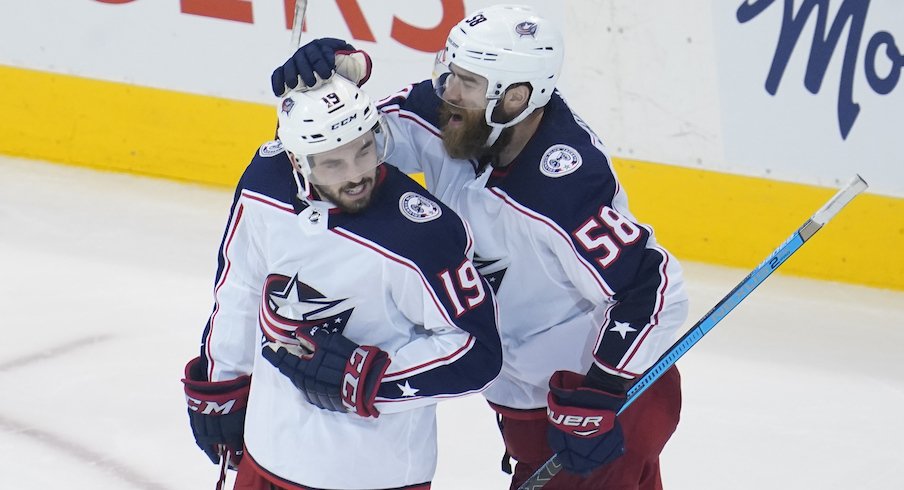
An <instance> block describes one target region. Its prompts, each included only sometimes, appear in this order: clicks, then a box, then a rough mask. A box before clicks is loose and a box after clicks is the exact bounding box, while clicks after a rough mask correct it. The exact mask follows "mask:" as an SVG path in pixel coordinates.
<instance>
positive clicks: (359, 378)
mask: <svg viewBox="0 0 904 490" xmlns="http://www.w3.org/2000/svg"><path fill="white" fill-rule="evenodd" d="M389 363H390V361H389V355H387V354H386V352H384V351H382V350H381V349H380V348H378V347H374V346H372V345H361V346H358V347H357V348H356V349H355V350H354V351H353V352H352V355H351V357H349V360H348V364H346V367H345V375H344V376H343V377H342V389H341V391H342V393H341V394H342V404H343V405H345V407H346V408H347V409H348V410H349V411H351V412H355V413H356V414H358V415H360V416H362V417H375V418H376V417H379V416H380V412H378V411H377V409H376V408H375V407H374V401H375V400H376V398H377V391H378V390H377V388H378V387H379V386H380V380H382V379H383V375H384V374H386V370H387V369H389Z"/></svg>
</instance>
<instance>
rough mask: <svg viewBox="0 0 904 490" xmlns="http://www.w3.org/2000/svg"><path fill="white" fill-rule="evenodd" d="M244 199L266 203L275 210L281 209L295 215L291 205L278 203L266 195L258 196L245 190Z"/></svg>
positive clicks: (243, 192)
mask: <svg viewBox="0 0 904 490" xmlns="http://www.w3.org/2000/svg"><path fill="white" fill-rule="evenodd" d="M242 197H245V198H248V199H251V200H253V201H258V202H262V203H264V204H267V205H269V206H273V207H274V208H276V209H280V210H282V211H288V212H290V213H293V214H294V213H295V208H293V207H292V205H291V204H286V203H284V202H282V201H277V200H276V199H273V198H271V197H269V196H265V195H263V194H258V193H257V192H252V191H249V190H243V191H242Z"/></svg>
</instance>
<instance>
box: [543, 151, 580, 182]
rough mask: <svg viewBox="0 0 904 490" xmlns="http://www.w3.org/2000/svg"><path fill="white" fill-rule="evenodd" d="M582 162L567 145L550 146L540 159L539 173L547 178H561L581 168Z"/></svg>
mask: <svg viewBox="0 0 904 490" xmlns="http://www.w3.org/2000/svg"><path fill="white" fill-rule="evenodd" d="M581 163H583V160H582V159H581V154H580V153H578V151H577V150H575V149H574V148H572V147H570V146H568V145H552V146H550V147H549V149H548V150H546V153H544V154H543V158H542V159H540V172H543V175H545V176H547V177H562V176H563V175H568V174H570V173H572V172H574V171H575V170H577V169H578V167H580V166H581Z"/></svg>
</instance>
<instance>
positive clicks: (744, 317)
mask: <svg viewBox="0 0 904 490" xmlns="http://www.w3.org/2000/svg"><path fill="white" fill-rule="evenodd" d="M231 198H232V196H231V192H230V191H228V190H224V189H214V188H207V187H202V186H197V185H190V184H180V183H173V182H168V181H161V180H155V179H149V178H139V177H134V176H130V175H120V174H111V173H102V172H95V171H90V170H85V169H80V168H73V167H66V166H58V165H51V164H47V163H41V162H33V161H26V160H19V159H13V158H7V157H0V326H2V332H3V337H2V338H3V341H2V343H0V400H2V402H0V488H3V489H15V490H27V489H45V488H77V489H82V488H86V489H87V488H92V489H95V488H117V489H120V488H122V489H124V488H134V489H147V490H150V489H156V490H164V489H166V490H170V489H199V488H201V489H203V488H208V489H212V488H213V486H214V481H215V480H216V476H217V468H216V467H214V466H213V465H211V464H210V462H209V461H208V460H207V459H206V457H205V456H204V455H203V454H202V453H201V451H200V450H198V449H197V447H196V446H195V444H194V441H193V440H192V438H191V434H190V431H189V427H188V423H187V417H186V414H185V401H184V398H183V394H182V386H181V383H180V382H179V379H180V377H181V374H182V367H183V364H184V363H185V361H186V360H187V359H189V358H190V357H192V356H194V355H196V354H197V351H198V341H199V338H200V332H201V329H202V328H203V326H204V323H205V320H206V317H207V315H208V313H209V311H210V308H211V300H212V296H211V288H212V282H213V274H214V272H215V267H216V262H215V254H216V249H217V245H218V243H219V239H220V235H221V233H222V229H223V225H224V223H225V219H226V214H227V211H228V206H229V203H230V201H231ZM808 212H810V210H801V213H802V214H807V213H808ZM828 226H831V224H829V225H828ZM792 231H793V230H788V233H789V234H790V233H791V232H792ZM818 239H819V235H817V236H816V237H815V238H814V240H818ZM860 239H864V237H851V247H856V246H857V240H860ZM666 245H667V244H666ZM776 245H778V243H776ZM761 252H762V254H763V257H765V256H766V255H768V254H769V253H770V252H771V250H762V251H761ZM799 253H800V254H805V253H807V248H806V246H805V247H804V248H803V249H802V250H801V251H800V252H799ZM889 253H893V254H894V253H897V254H900V253H901V251H900V250H897V251H894V250H890V251H889ZM792 260H793V259H792ZM876 260H881V257H877V258H876ZM685 269H686V278H687V285H688V289H689V292H690V296H691V300H692V305H693V306H692V309H691V315H690V316H691V318H690V321H689V325H688V326H690V324H692V323H693V322H694V321H695V320H696V319H697V318H699V317H700V316H701V315H703V314H704V313H705V312H706V311H708V310H709V309H710V308H711V307H712V305H713V304H715V303H716V302H717V301H718V300H719V299H720V298H721V297H722V296H723V295H725V294H726V293H727V292H728V291H729V290H730V289H731V288H732V287H733V286H734V285H735V284H736V283H737V282H738V281H739V280H740V279H742V278H743V277H744V276H745V275H746V273H747V271H744V270H740V269H729V268H723V267H715V266H709V265H701V264H695V263H686V264H685ZM902 317H904V293H901V292H893V291H886V290H879V289H870V288H865V287H857V286H851V285H846V284H836V283H828V282H819V281H813V280H806V279H800V278H793V277H788V276H782V275H780V274H776V275H775V276H774V277H771V278H770V279H769V280H767V281H766V283H764V284H763V285H762V286H760V288H759V289H758V290H757V291H755V292H754V293H753V294H752V295H751V296H750V297H749V298H748V299H747V300H746V301H745V302H744V303H742V304H741V305H740V306H739V307H738V308H737V309H736V310H735V311H734V312H733V313H731V314H730V315H729V316H728V317H727V318H726V319H725V320H724V321H723V322H722V323H721V324H719V326H718V327H717V328H716V329H715V330H713V331H712V332H710V334H709V335H708V336H707V337H706V338H704V339H703V340H702V341H701V342H700V343H699V344H697V346H696V347H694V349H692V350H691V351H690V353H688V354H687V356H686V357H685V358H684V359H682V360H681V361H680V363H679V366H680V367H681V370H682V375H683V381H684V410H683V414H682V417H683V418H682V422H681V425H680V426H679V428H678V431H677V433H676V434H675V436H674V437H673V438H672V440H671V442H670V443H669V446H668V447H667V448H666V451H665V453H664V454H663V457H662V460H663V477H664V481H665V484H666V488H668V489H751V490H753V489H756V490H759V489H765V488H769V489H804V488H807V489H822V490H830V489H838V490H842V489H843V490H848V489H854V488H856V489H901V488H904V421H902V415H904V367H902V366H904V355H902V354H904V328H902V323H904V321H902ZM439 440H440V463H439V469H438V471H437V474H436V478H435V480H434V485H433V488H435V489H436V490H444V489H456V490H457V489H503V488H506V481H507V479H506V477H505V475H504V474H502V473H501V472H500V471H499V460H500V457H501V455H502V445H501V442H500V439H499V436H498V432H497V429H496V425H495V420H494V418H493V414H492V413H491V412H490V410H489V409H488V407H487V406H486V404H485V403H484V401H483V399H482V398H481V397H479V396H473V397H469V398H466V399H462V400H458V401H449V402H446V403H443V404H442V405H441V408H440V434H439ZM312 450H316V448H312ZM349 471H353V469H352V468H349Z"/></svg>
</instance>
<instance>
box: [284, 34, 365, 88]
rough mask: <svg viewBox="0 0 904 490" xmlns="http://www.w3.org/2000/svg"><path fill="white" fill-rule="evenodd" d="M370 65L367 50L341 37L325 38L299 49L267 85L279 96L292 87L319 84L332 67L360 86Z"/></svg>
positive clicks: (315, 85) (331, 71) (330, 73)
mask: <svg viewBox="0 0 904 490" xmlns="http://www.w3.org/2000/svg"><path fill="white" fill-rule="evenodd" d="M370 68H371V62H370V56H368V55H367V53H365V52H364V51H358V50H356V49H355V48H354V47H353V46H352V45H351V44H348V43H347V42H345V41H343V40H341V39H334V38H330V37H325V38H322V39H315V40H313V41H311V42H309V43H307V44H305V45H304V46H302V47H300V48H298V51H296V52H295V54H293V55H292V57H291V58H289V60H288V61H286V63H285V64H283V65H282V66H281V67H279V68H277V69H276V70H274V71H273V75H271V76H270V84H271V86H272V88H273V95H276V96H277V97H281V96H283V95H285V93H286V92H288V91H289V90H292V89H295V88H297V89H299V90H304V89H307V88H314V87H318V86H319V85H320V82H321V81H322V80H326V79H328V78H330V76H332V74H333V71H334V70H335V72H336V73H338V74H339V75H340V76H342V77H344V78H346V79H348V80H350V81H351V82H353V83H355V84H356V85H358V86H359V87H360V86H361V85H364V82H366V81H367V79H368V78H370Z"/></svg>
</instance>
